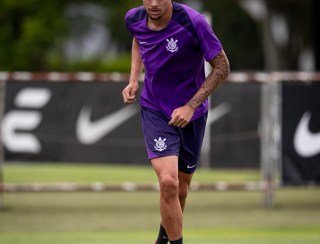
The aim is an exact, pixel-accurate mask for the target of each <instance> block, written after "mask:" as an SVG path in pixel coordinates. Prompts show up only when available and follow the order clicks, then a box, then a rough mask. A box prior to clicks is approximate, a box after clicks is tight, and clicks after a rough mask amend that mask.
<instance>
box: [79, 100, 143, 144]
mask: <svg viewBox="0 0 320 244" xmlns="http://www.w3.org/2000/svg"><path fill="white" fill-rule="evenodd" d="M91 112H92V108H91V107H89V106H85V107H83V108H82V110H81V111H80V114H79V117H78V120H77V125H76V135H77V138H78V140H79V141H80V142H81V143H83V144H87V145H88V144H94V143H96V142H97V141H99V140H100V139H101V138H103V137H104V136H106V135H107V134H109V133H110V132H112V131H113V130H115V129H116V128H118V127H119V126H120V125H122V124H123V123H125V122H126V121H127V120H129V119H130V118H131V117H133V116H134V115H135V114H136V113H137V112H138V108H137V106H135V105H130V106H126V107H124V108H122V109H120V110H118V111H116V112H114V113H112V114H109V115H107V116H105V117H103V118H100V119H98V120H96V121H91V119H90V117H91Z"/></svg>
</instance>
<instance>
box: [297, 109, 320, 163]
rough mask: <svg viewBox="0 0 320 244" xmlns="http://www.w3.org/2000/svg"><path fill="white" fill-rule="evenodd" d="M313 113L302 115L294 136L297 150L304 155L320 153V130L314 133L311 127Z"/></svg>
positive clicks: (311, 155) (309, 155)
mask: <svg viewBox="0 0 320 244" xmlns="http://www.w3.org/2000/svg"><path fill="white" fill-rule="evenodd" d="M310 119H311V113H310V112H309V111H307V112H305V113H304V115H303V116H302V118H301V120H300V122H299V124H298V126H297V129H296V132H295V134H294V138H293V144H294V148H295V150H296V152H297V153H298V154H299V155H300V156H302V157H306V158H307V157H313V156H315V155H317V154H319V153H320V132H318V133H313V132H311V131H310V129H309V122H310Z"/></svg>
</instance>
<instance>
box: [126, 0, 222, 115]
mask: <svg viewBox="0 0 320 244" xmlns="http://www.w3.org/2000/svg"><path fill="white" fill-rule="evenodd" d="M173 9H174V10H173V16H172V19H171V21H170V22H169V24H168V25H167V26H166V27H165V28H164V29H162V30H160V31H153V30H150V29H149V28H148V26H147V12H146V10H145V9H144V7H143V6H142V7H139V8H135V9H132V10H130V11H128V13H127V14H126V17H125V19H126V25H127V28H128V29H129V31H130V32H131V33H132V34H133V35H134V37H135V38H136V39H137V40H138V42H139V46H140V53H141V57H142V60H143V63H144V66H145V82H144V87H143V89H142V92H141V98H140V103H141V105H142V106H144V107H148V108H151V109H155V110H159V111H162V112H163V113H164V114H165V115H166V116H167V117H168V118H170V117H171V114H172V112H173V110H174V109H176V108H178V107H181V106H183V105H185V104H186V103H187V102H188V101H189V100H190V99H191V98H192V97H193V96H194V95H195V93H196V92H197V91H198V89H199V88H200V87H201V85H202V84H203V82H204V80H205V73H204V63H205V62H204V60H206V61H211V60H212V59H213V58H214V57H215V56H216V55H217V54H218V53H219V52H220V51H221V50H222V46H221V44H220V42H219V40H218V38H217V37H216V36H215V34H214V33H213V31H212V29H211V27H210V26H209V24H208V23H207V21H206V20H205V18H204V16H203V15H201V14H199V13H198V12H196V11H195V10H193V9H191V8H190V7H188V6H186V5H183V4H178V3H174V2H173ZM207 110H208V101H205V102H204V103H203V104H202V105H201V106H199V108H198V109H197V110H196V111H195V113H194V116H193V118H192V120H195V119H197V118H199V117H200V116H201V115H203V114H204V113H206V112H207Z"/></svg>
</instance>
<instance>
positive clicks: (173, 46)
mask: <svg viewBox="0 0 320 244" xmlns="http://www.w3.org/2000/svg"><path fill="white" fill-rule="evenodd" d="M167 42H168V44H167V50H168V51H169V52H172V53H175V52H178V49H179V47H178V45H177V42H178V40H174V39H173V38H171V39H167Z"/></svg>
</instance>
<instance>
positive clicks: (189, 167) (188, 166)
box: [187, 165, 197, 169]
mask: <svg viewBox="0 0 320 244" xmlns="http://www.w3.org/2000/svg"><path fill="white" fill-rule="evenodd" d="M196 166H197V165H193V166H190V165H187V168H188V169H193V168H194V167H196Z"/></svg>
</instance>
